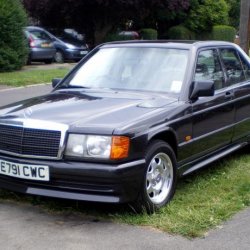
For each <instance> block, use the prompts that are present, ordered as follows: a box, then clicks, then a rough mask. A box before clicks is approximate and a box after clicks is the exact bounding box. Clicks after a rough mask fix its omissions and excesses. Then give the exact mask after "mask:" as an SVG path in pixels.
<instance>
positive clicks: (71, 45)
mask: <svg viewBox="0 0 250 250" xmlns="http://www.w3.org/2000/svg"><path fill="white" fill-rule="evenodd" d="M65 44H66V46H67V48H68V49H76V46H74V45H73V44H70V43H65Z"/></svg>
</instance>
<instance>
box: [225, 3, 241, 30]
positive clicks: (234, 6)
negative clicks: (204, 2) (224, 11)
mask: <svg viewBox="0 0 250 250" xmlns="http://www.w3.org/2000/svg"><path fill="white" fill-rule="evenodd" d="M226 3H227V5H228V15H229V25H230V26H233V27H234V28H235V29H239V22H240V0H226Z"/></svg>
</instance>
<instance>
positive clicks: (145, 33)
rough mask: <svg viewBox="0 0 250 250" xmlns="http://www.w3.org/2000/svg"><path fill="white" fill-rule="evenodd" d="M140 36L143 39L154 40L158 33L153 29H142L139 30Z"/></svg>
mask: <svg viewBox="0 0 250 250" xmlns="http://www.w3.org/2000/svg"><path fill="white" fill-rule="evenodd" d="M140 36H141V38H142V39H144V40H156V39H157V37H158V33H157V30H154V29H142V30H140Z"/></svg>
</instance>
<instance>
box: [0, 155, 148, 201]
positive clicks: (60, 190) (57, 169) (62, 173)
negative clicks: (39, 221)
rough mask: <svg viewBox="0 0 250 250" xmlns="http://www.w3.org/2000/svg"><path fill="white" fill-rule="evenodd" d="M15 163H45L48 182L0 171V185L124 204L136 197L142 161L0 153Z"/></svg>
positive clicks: (34, 193) (31, 192)
mask: <svg viewBox="0 0 250 250" xmlns="http://www.w3.org/2000/svg"><path fill="white" fill-rule="evenodd" d="M0 159H2V160H5V161H10V162H14V163H17V164H31V165H47V166H49V169H50V181H48V182H44V181H34V180H25V179H20V178H15V177H9V176H5V175H2V174H0V188H4V189H8V190H12V191H16V192H21V193H26V194H32V195H40V196H47V197H56V198H64V199H73V200H82V201H94V202H108V203H124V202H128V201H133V200H135V199H136V198H137V196H138V193H139V190H140V188H141V185H142V181H143V174H144V168H145V160H138V161H133V162H129V163H125V164H120V165H108V164H100V163H98V164H97V163H85V162H72V161H44V160H32V159H20V158H16V157H9V156H2V155H0Z"/></svg>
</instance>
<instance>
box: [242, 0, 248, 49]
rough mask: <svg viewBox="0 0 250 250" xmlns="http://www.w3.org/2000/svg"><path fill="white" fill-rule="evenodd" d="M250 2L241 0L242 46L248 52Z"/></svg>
mask: <svg viewBox="0 0 250 250" xmlns="http://www.w3.org/2000/svg"><path fill="white" fill-rule="evenodd" d="M249 38H250V3H249V0H241V8H240V46H241V48H242V49H243V50H244V51H245V52H246V53H247V54H248V53H249V51H248V50H249V41H250V39H249Z"/></svg>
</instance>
